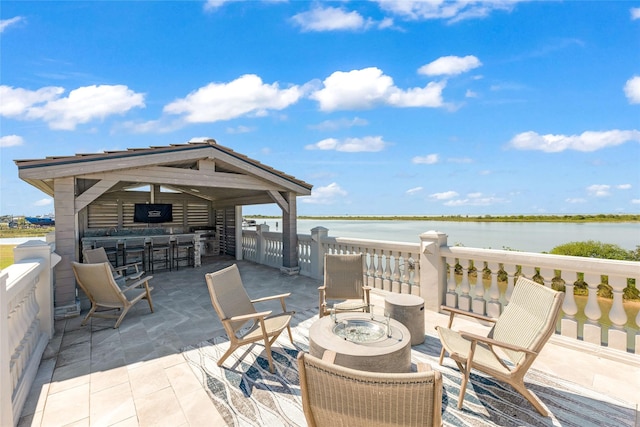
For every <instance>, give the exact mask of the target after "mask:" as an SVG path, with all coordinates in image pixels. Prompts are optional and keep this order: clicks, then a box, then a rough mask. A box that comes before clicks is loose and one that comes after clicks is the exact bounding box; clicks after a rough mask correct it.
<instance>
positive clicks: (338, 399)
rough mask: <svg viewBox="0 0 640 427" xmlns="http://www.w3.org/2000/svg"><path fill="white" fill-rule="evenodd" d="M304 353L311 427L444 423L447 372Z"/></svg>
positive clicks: (303, 389)
mask: <svg viewBox="0 0 640 427" xmlns="http://www.w3.org/2000/svg"><path fill="white" fill-rule="evenodd" d="M334 357H335V352H331V351H327V352H325V353H324V356H323V358H322V360H321V359H318V358H316V357H313V356H311V355H309V354H307V353H304V352H300V353H299V354H298V371H299V374H300V391H301V394H302V408H303V410H304V415H305V418H306V420H307V424H308V425H309V426H310V427H316V426H317V427H323V426H330V427H341V426H345V427H360V426H362V427H373V426H375V427H378V426H440V425H442V376H441V374H440V372H437V371H432V370H431V368H430V366H429V365H426V364H419V365H418V372H411V373H402V374H398V373H378V372H365V371H358V370H355V369H350V368H345V367H342V366H338V365H335V364H333V358H334Z"/></svg>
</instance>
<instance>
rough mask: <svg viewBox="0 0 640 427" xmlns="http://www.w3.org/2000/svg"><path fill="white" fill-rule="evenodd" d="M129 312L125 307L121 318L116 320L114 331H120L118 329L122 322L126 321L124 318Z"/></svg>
mask: <svg viewBox="0 0 640 427" xmlns="http://www.w3.org/2000/svg"><path fill="white" fill-rule="evenodd" d="M128 311H129V307H125V308H124V309H123V310H122V314H120V317H118V320H116V324H115V325H114V326H113V329H118V327H119V326H120V323H121V322H122V320H123V319H124V316H126V314H127V312H128Z"/></svg>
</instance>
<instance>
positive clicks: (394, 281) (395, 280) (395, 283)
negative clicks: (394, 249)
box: [391, 252, 407, 293]
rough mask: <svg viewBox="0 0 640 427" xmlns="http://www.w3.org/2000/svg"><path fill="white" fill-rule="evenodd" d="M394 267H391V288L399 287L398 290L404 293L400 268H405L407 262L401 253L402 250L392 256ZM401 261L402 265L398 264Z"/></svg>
mask: <svg viewBox="0 0 640 427" xmlns="http://www.w3.org/2000/svg"><path fill="white" fill-rule="evenodd" d="M401 260H402V261H401ZM394 261H395V264H394V265H395V268H394V269H393V277H392V278H391V289H400V291H399V292H401V293H404V290H403V286H402V285H403V283H402V282H401V276H400V269H403V270H404V269H405V268H406V267H407V263H406V260H405V258H404V257H403V255H402V252H398V254H397V255H396V256H395V258H394ZM401 262H402V263H403V265H404V267H402V266H401V265H400V263H401Z"/></svg>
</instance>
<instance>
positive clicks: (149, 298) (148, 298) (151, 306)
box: [145, 289, 153, 313]
mask: <svg viewBox="0 0 640 427" xmlns="http://www.w3.org/2000/svg"><path fill="white" fill-rule="evenodd" d="M145 298H146V299H147V302H148V303H149V308H150V309H151V312H152V313H153V301H151V292H149V290H148V289H147V296H146V297H145Z"/></svg>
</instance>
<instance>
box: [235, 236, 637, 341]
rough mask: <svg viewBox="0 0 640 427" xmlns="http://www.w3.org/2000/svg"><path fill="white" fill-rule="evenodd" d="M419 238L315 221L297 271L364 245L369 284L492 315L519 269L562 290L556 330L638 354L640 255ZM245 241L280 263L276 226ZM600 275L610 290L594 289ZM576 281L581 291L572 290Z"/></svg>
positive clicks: (254, 252) (433, 305)
mask: <svg viewBox="0 0 640 427" xmlns="http://www.w3.org/2000/svg"><path fill="white" fill-rule="evenodd" d="M419 240H420V243H418V244H411V243H403V242H387V241H378V240H367V239H355V238H344V237H330V236H329V235H328V230H327V229H326V228H323V227H317V228H314V229H313V230H311V235H302V234H300V235H298V263H299V267H300V274H302V275H305V276H309V277H314V278H317V279H321V278H322V277H323V273H324V272H323V268H324V263H323V258H324V254H326V253H363V254H365V255H366V268H365V271H364V275H365V276H366V277H365V279H366V282H367V284H368V285H370V286H372V287H373V288H374V289H378V290H380V291H387V292H396V293H408V294H413V295H419V296H422V297H423V298H424V299H425V308H427V309H429V310H433V311H438V310H439V309H440V306H441V305H447V306H451V307H456V308H459V309H462V310H466V311H469V312H473V313H479V314H485V315H488V316H491V317H498V316H499V315H500V313H501V312H502V309H503V307H504V306H505V305H506V304H508V303H509V300H510V298H511V294H512V293H513V288H514V284H515V282H516V280H517V278H518V277H519V276H520V275H523V276H525V277H528V278H533V279H535V280H536V281H537V282H539V283H541V284H542V285H543V286H547V287H552V286H553V287H554V288H557V289H564V290H565V292H566V297H565V300H564V303H563V314H562V318H561V320H560V322H559V326H558V333H560V334H562V335H564V336H567V337H571V338H574V339H579V340H583V341H585V342H589V343H592V344H596V345H600V346H607V347H609V348H613V349H617V350H621V351H627V352H635V353H636V354H640V333H639V332H638V331H639V330H640V302H638V301H633V302H631V301H625V299H624V298H623V296H624V292H625V288H626V287H627V283H628V282H629V279H634V280H635V281H636V283H640V282H639V280H640V263H638V262H632V261H615V260H603V259H593V258H582V257H570V256H560V255H549V254H539V253H527V252H515V251H504V250H493V249H478V248H466V247H457V246H452V247H450V246H448V245H447V241H446V235H445V234H444V233H438V232H428V233H424V234H422V235H420V236H419ZM243 242H244V243H247V249H245V250H243V254H245V255H246V256H245V259H248V260H251V261H255V262H259V263H262V264H267V265H271V266H274V267H279V266H280V263H281V262H282V255H281V252H282V245H281V234H280V233H270V232H268V226H267V225H262V226H258V230H257V231H256V232H253V231H244V233H243ZM603 277H604V278H606V279H605V280H606V281H607V282H608V286H609V287H610V292H611V295H612V296H613V298H606V297H601V296H598V291H599V289H600V288H602V283H601V282H602V281H603V279H602V278H603ZM579 278H582V281H580V282H578V279H579ZM583 282H584V285H583V284H582V283H583ZM577 285H578V286H580V287H583V288H584V291H583V293H586V296H582V295H579V294H578V292H576V294H575V295H574V291H575V290H576V286H577ZM628 313H631V315H629V314H628Z"/></svg>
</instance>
